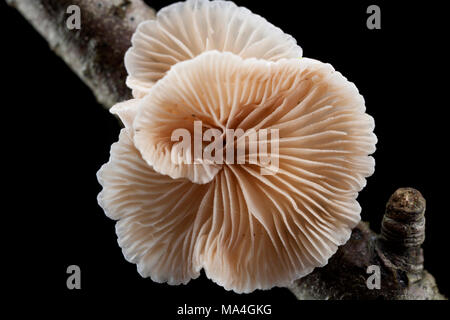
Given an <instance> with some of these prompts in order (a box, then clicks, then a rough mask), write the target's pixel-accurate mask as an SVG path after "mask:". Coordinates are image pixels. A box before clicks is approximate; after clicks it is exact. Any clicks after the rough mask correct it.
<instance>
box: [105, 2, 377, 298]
mask: <svg viewBox="0 0 450 320" xmlns="http://www.w3.org/2000/svg"><path fill="white" fill-rule="evenodd" d="M188 3H189V4H194V3H195V4H197V5H199V6H200V5H204V4H206V3H207V2H204V1H200V2H194V1H192V2H188ZM170 8H172V9H174V8H179V7H176V6H174V7H169V9H170ZM189 8H192V7H189ZM169 9H168V10H166V12H169ZM174 12H177V13H179V12H184V11H177V10H174ZM212 12H216V11H212ZM175 19H176V18H175V17H174V16H170V19H168V18H167V19H166V20H164V21H167V22H169V21H177V20H175ZM196 53H197V52H196ZM189 58H190V59H187V58H186V59H185V61H180V62H178V63H176V64H174V65H172V66H171V68H170V69H169V70H168V71H167V70H166V69H164V75H163V74H162V73H161V74H160V75H158V77H154V78H153V77H148V78H145V79H146V81H147V80H148V81H149V82H148V83H150V81H153V80H157V82H156V83H154V84H152V85H151V86H149V87H148V91H147V92H146V95H145V97H143V98H142V99H134V100H131V102H130V104H133V106H136V107H135V108H131V109H127V108H126V107H124V105H121V106H119V107H118V109H120V110H122V111H123V112H119V113H118V114H119V117H120V118H121V119H122V121H123V122H124V123H125V128H124V129H122V131H121V133H120V136H119V141H118V142H117V143H115V144H114V145H113V146H112V148H111V157H110V160H109V162H108V163H106V164H105V165H103V167H102V168H101V169H100V170H99V172H98V179H99V182H100V184H101V185H102V186H103V190H102V191H101V193H100V194H99V196H98V201H99V204H100V205H101V207H102V208H103V209H104V211H105V213H106V215H107V216H108V217H110V218H112V219H115V220H118V222H117V227H116V232H117V235H118V238H119V245H120V247H121V248H122V251H123V253H124V256H125V258H126V259H127V260H128V261H130V262H132V263H135V264H137V267H138V272H139V273H140V274H141V275H142V276H143V277H150V278H151V279H152V280H153V281H156V282H167V283H169V284H181V283H187V282H188V281H189V280H190V279H194V278H196V277H198V276H199V274H200V271H201V270H202V269H204V271H205V274H206V276H207V277H208V278H210V279H212V280H213V281H215V282H216V283H218V284H219V285H221V286H223V287H224V288H225V289H227V290H234V291H235V292H238V293H243V292H251V291H253V290H255V289H269V288H272V287H274V286H288V285H290V284H291V283H292V282H293V281H294V280H296V279H299V278H301V277H303V276H305V275H307V274H309V273H310V272H311V271H312V270H313V269H314V268H316V267H320V266H324V265H326V264H327V261H328V259H329V258H330V257H331V256H332V255H333V254H334V253H335V252H336V250H337V248H338V246H340V245H342V244H344V243H345V242H346V241H347V240H348V239H349V237H350V234H351V229H352V228H353V227H354V226H355V225H356V224H357V223H358V222H359V221H360V211H361V208H360V206H359V204H358V202H357V200H356V198H357V195H358V192H359V191H360V190H361V189H362V188H363V187H364V186H365V184H366V180H365V178H366V177H368V176H370V175H371V174H372V173H373V171H374V165H375V162H374V159H373V158H372V157H371V156H370V154H371V153H373V152H374V151H375V144H376V141H377V140H376V136H375V135H374V133H373V129H374V121H373V119H372V117H370V116H369V115H367V114H366V113H365V104H364V99H363V97H362V96H361V95H360V94H359V93H358V90H357V88H356V87H355V85H354V84H353V83H351V82H349V81H347V79H346V78H345V77H344V76H342V75H341V74H340V73H339V72H336V71H335V70H334V69H333V67H332V66H331V65H329V64H324V63H322V62H320V61H317V60H314V59H308V58H302V59H293V58H290V59H275V61H270V60H267V59H257V58H248V57H242V56H240V55H237V54H234V53H231V52H219V51H214V50H212V51H206V52H204V53H199V54H196V55H195V57H189ZM140 79H142V80H143V79H144V78H140ZM127 110H128V111H127ZM130 110H132V111H130ZM199 119H200V120H201V121H202V123H203V124H204V125H205V126H206V127H208V128H215V129H217V130H225V129H238V128H240V129H243V130H244V131H247V130H251V129H255V130H262V129H277V130H278V132H279V141H278V143H279V149H278V151H279V154H278V155H277V157H278V160H279V161H278V171H277V172H276V174H273V175H263V174H261V171H260V169H261V167H263V165H262V164H261V163H259V162H257V163H250V162H249V161H245V163H239V164H237V163H234V162H233V161H228V159H227V160H226V161H225V162H224V163H211V162H206V161H204V162H200V163H198V164H192V163H191V164H189V163H184V162H176V161H173V159H174V158H177V159H179V158H182V159H184V157H185V155H182V154H179V153H180V148H179V142H177V141H173V139H171V137H172V133H173V132H174V130H177V129H180V128H182V129H185V130H187V131H188V132H192V131H193V130H194V128H193V123H194V121H197V120H199ZM232 141H233V140H232ZM232 141H229V140H227V141H225V145H224V149H226V148H227V146H229V145H232V146H233V144H232ZM202 148H203V151H205V149H206V146H202ZM247 156H248V155H247ZM245 160H248V158H246V159H245ZM195 166H197V167H195Z"/></svg>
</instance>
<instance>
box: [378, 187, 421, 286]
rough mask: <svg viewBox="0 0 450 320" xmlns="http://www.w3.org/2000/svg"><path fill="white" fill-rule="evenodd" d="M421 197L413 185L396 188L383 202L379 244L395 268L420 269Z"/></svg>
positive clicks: (418, 277) (415, 272)
mask: <svg viewBox="0 0 450 320" xmlns="http://www.w3.org/2000/svg"><path fill="white" fill-rule="evenodd" d="M425 206H426V204H425V199H424V198H423V196H422V194H421V193H420V192H419V191H417V190H415V189H413V188H400V189H398V190H397V191H395V192H394V194H393V195H392V196H391V198H390V199H389V201H388V203H387V205H386V212H385V214H384V217H383V221H382V225H381V236H380V245H382V246H383V249H384V250H385V254H386V256H387V257H388V258H389V259H390V260H391V262H392V263H394V264H395V265H396V266H397V267H398V268H400V269H403V270H405V271H407V272H410V273H413V274H416V276H417V280H418V279H420V278H421V276H420V274H421V273H422V271H423V251H422V248H421V245H422V243H423V242H424V240H425Z"/></svg>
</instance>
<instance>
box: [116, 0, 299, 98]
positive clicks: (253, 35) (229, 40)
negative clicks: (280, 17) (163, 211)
mask: <svg viewBox="0 0 450 320" xmlns="http://www.w3.org/2000/svg"><path fill="white" fill-rule="evenodd" d="M131 42H132V47H131V48H130V49H129V50H128V52H127V53H126V55H125V66H126V68H127V71H128V74H129V76H128V78H127V85H128V86H129V87H130V88H131V89H133V95H134V96H135V97H136V98H141V97H143V96H144V95H145V94H146V93H147V92H148V90H149V88H151V86H152V85H153V84H154V83H155V82H156V81H158V80H159V79H161V78H162V77H163V76H164V74H165V73H166V72H167V71H168V70H169V69H170V67H171V66H173V65H175V64H177V63H178V62H181V61H184V60H189V59H192V58H194V57H196V56H197V55H199V54H201V53H202V52H205V51H208V50H218V51H222V52H225V51H227V52H232V53H235V54H237V55H239V56H241V57H243V58H251V57H254V58H260V59H265V60H268V61H276V60H279V59H282V58H300V57H301V56H302V49H301V48H300V47H299V46H298V45H297V44H296V41H295V39H294V38H293V37H291V36H290V35H287V34H285V33H283V31H281V29H279V28H277V27H275V26H274V25H272V24H271V23H269V22H268V21H267V20H266V19H264V18H262V17H261V16H259V15H256V14H253V13H252V12H251V11H250V10H248V9H247V8H243V7H238V6H236V5H235V4H234V3H233V2H231V1H208V0H188V1H186V2H177V3H174V4H172V5H170V6H167V7H165V8H163V9H161V10H160V11H158V13H157V16H156V19H155V20H148V21H145V22H143V23H141V24H140V25H139V26H138V28H137V30H136V33H135V34H134V35H133V37H132V40H131Z"/></svg>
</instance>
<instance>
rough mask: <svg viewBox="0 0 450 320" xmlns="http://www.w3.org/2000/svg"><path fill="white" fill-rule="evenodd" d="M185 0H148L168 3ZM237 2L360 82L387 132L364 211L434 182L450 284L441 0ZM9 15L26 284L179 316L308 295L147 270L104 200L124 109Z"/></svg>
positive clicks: (431, 214)
mask: <svg viewBox="0 0 450 320" xmlns="http://www.w3.org/2000/svg"><path fill="white" fill-rule="evenodd" d="M172 2H173V1H148V3H149V4H150V5H151V6H152V7H154V8H155V9H160V8H161V7H163V6H165V5H167V4H170V3H172ZM235 2H236V3H237V4H238V5H242V6H246V7H247V8H249V9H250V10H252V11H253V12H255V13H258V14H260V15H262V16H263V17H265V18H267V19H268V20H269V21H270V22H272V23H273V24H275V25H276V26H278V27H280V28H281V29H282V30H283V31H285V32H286V33H289V34H291V35H293V36H294V37H295V38H296V39H297V41H298V43H299V44H300V46H301V47H302V48H303V52H304V56H306V57H311V58H315V59H319V60H321V61H323V62H329V63H331V64H332V65H333V66H334V67H335V69H336V70H338V71H340V72H341V73H342V74H344V75H345V76H346V77H347V78H348V79H349V80H350V81H352V82H354V83H355V84H356V86H357V87H358V88H359V90H360V92H361V93H362V95H363V96H364V97H365V100H366V106H367V112H368V113H369V114H371V115H372V116H373V117H374V119H375V123H376V128H375V133H376V135H377V136H378V140H379V142H378V144H377V151H376V153H375V154H374V157H375V159H376V169H375V174H374V175H373V176H372V177H370V178H369V179H368V184H367V187H366V188H365V189H364V190H363V191H362V192H361V193H360V196H359V201H360V204H361V206H362V208H363V212H362V219H363V220H366V221H370V224H371V227H372V228H373V229H374V230H375V231H377V232H378V231H379V228H380V222H381V218H382V215H383V213H384V207H385V203H386V201H387V200H388V198H389V196H390V195H391V194H392V193H393V192H394V191H395V190H396V189H397V188H398V187H406V186H408V187H414V188H417V189H418V190H420V191H421V192H422V194H423V195H424V196H425V198H426V200H427V214H426V219H427V231H426V241H425V244H424V246H423V247H424V250H425V267H426V269H427V270H428V271H430V272H431V273H432V274H433V275H434V276H435V277H436V278H437V282H438V284H439V288H440V290H441V292H442V293H444V294H446V295H447V296H448V295H449V294H450V292H449V286H448V279H449V277H448V274H447V272H448V271H447V269H448V265H447V263H448V252H449V249H448V245H449V241H448V235H449V231H448V230H449V225H448V223H449V219H448V215H449V214H450V212H449V210H448V208H447V203H448V201H449V200H448V199H449V195H448V187H447V185H448V178H449V175H448V165H449V160H448V154H447V149H448V147H449V142H448V136H449V135H448V130H449V127H450V118H449V117H448V112H447V109H448V108H449V102H448V101H449V100H448V95H449V88H448V83H449V81H448V49H446V48H445V43H447V42H448V31H447V27H446V25H445V11H444V9H443V8H442V7H441V6H440V3H441V2H437V1H436V2H427V4H426V5H425V4H422V5H418V4H417V5H415V4H413V3H411V2H397V1H396V5H395V6H394V4H392V2H393V1H391V3H388V2H384V1H370V2H368V1H358V2H356V1H354V2H351V1H313V2H311V1H308V2H306V1H280V0H279V1H271V2H263V1H238V0H236V1H235ZM370 4H377V5H379V6H380V7H381V15H382V17H381V20H382V21H381V23H382V29H381V30H368V29H367V27H366V19H367V17H368V14H366V9H367V7H368V5H370ZM1 17H2V19H1V24H2V43H3V45H2V50H1V52H2V53H1V54H2V79H3V81H4V84H3V85H2V99H3V103H2V109H3V111H4V112H3V113H2V115H3V129H4V130H3V139H2V141H3V147H4V149H3V152H4V158H6V160H7V161H8V160H11V163H10V164H8V165H7V166H4V168H3V170H4V175H5V176H6V175H11V176H12V177H13V178H12V179H8V182H7V183H6V182H4V183H5V184H7V187H8V188H7V189H8V190H7V192H5V193H4V195H5V198H4V204H5V210H4V212H3V214H4V215H5V216H6V215H7V216H9V217H13V218H14V220H15V222H14V223H6V222H5V226H4V229H5V231H11V232H12V233H13V236H12V237H9V240H8V242H7V247H8V248H10V249H12V253H11V255H9V256H8V257H10V258H9V259H6V261H7V262H6V264H7V265H8V266H10V267H12V269H14V270H15V271H19V274H18V275H17V276H11V278H12V279H9V280H12V281H13V282H14V283H15V286H14V289H15V290H14V292H15V293H16V294H18V296H19V297H21V296H24V295H28V294H30V295H31V296H32V297H33V298H34V299H44V300H46V301H52V302H53V303H57V302H62V303H71V302H72V301H84V302H86V301H90V302H92V301H98V300H100V299H102V298H107V300H108V301H110V302H111V304H113V305H115V304H119V305H120V303H121V302H122V301H124V300H125V299H128V300H132V301H141V302H142V301H143V302H146V303H147V304H148V306H147V308H148V309H149V310H152V312H161V313H164V314H165V318H167V319H170V318H173V317H174V316H175V313H176V307H177V306H182V305H183V304H184V303H188V304H196V305H213V306H214V305H218V306H220V304H222V303H240V304H243V303H247V304H248V303H259V304H261V303H271V304H272V305H273V306H274V307H273V309H274V311H273V313H274V316H275V315H276V314H280V312H282V311H283V313H285V312H286V310H290V308H292V309H293V306H292V304H294V303H301V302H296V301H295V298H294V296H293V295H292V294H291V293H290V292H289V291H288V290H286V289H282V288H275V289H273V290H270V291H256V292H254V293H251V294H247V295H238V294H235V293H233V292H227V291H225V290H224V289H223V288H222V287H219V286H217V285H216V284H214V283H213V282H212V281H209V280H208V279H206V277H205V276H204V274H202V276H201V277H200V278H198V279H196V280H192V281H191V282H190V283H189V284H188V285H186V286H175V287H172V286H168V285H166V284H157V283H153V282H152V281H151V280H149V279H142V278H141V277H140V276H139V275H138V273H137V271H136V267H135V265H132V264H130V263H128V262H126V261H125V259H124V258H123V256H122V253H121V250H120V248H119V246H118V245H117V242H116V241H117V240H116V235H115V231H114V222H113V221H112V220H109V219H108V218H107V217H106V216H105V215H104V214H103V212H102V210H101V208H100V207H99V206H98V205H97V200H96V196H97V194H98V192H99V191H100V185H99V184H98V183H97V180H96V176H95V174H96V171H97V170H98V169H99V168H100V166H101V165H102V164H103V163H105V162H106V161H107V160H108V158H109V149H110V145H111V143H113V142H115V141H116V140H117V137H118V133H119V130H120V124H119V122H118V121H117V120H116V119H115V118H114V117H113V116H112V115H111V114H110V113H109V112H108V111H107V110H105V109H104V108H103V107H101V106H100V105H99V104H98V103H97V102H96V100H95V98H94V97H93V95H92V94H91V92H90V90H89V89H88V88H87V87H86V86H85V85H84V84H83V83H82V82H81V81H80V80H79V79H78V78H77V76H76V75H75V74H74V73H72V72H71V70H70V69H69V68H68V67H67V66H66V65H65V64H64V62H62V60H60V59H59V58H58V57H57V56H56V55H55V54H54V53H52V52H51V51H50V49H49V48H48V45H47V43H46V42H45V40H43V39H42V38H41V37H40V36H39V35H38V34H37V32H36V31H34V29H33V28H32V27H31V26H30V25H29V24H28V23H27V22H26V21H25V20H24V19H23V18H22V17H21V16H20V15H19V14H18V13H17V12H16V11H15V10H13V9H11V8H9V7H7V6H6V5H5V4H4V3H3V2H2V4H1ZM6 208H8V209H6ZM71 264H76V265H79V266H80V267H81V271H82V289H81V290H78V291H77V290H72V291H70V290H68V289H67V288H66V277H67V274H66V268H67V266H69V265H71ZM31 292H33V294H31ZM139 305H142V303H141V304H139ZM303 305H305V303H303ZM284 306H288V307H284ZM293 310H294V309H293ZM296 310H298V309H296ZM150 318H151V317H150Z"/></svg>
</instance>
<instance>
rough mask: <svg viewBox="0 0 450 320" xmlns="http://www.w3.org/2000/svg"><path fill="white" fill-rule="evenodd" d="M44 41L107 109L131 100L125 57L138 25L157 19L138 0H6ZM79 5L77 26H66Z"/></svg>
mask: <svg viewBox="0 0 450 320" xmlns="http://www.w3.org/2000/svg"><path fill="white" fill-rule="evenodd" d="M6 2H7V3H8V4H9V5H11V6H13V7H15V8H16V9H17V10H18V11H19V12H20V13H21V14H22V15H23V16H24V17H25V18H26V19H27V20H28V21H29V22H30V23H31V25H32V26H33V27H34V28H35V29H36V30H37V31H38V32H39V33H40V34H41V35H42V36H43V37H44V38H45V39H46V40H47V42H48V44H49V46H50V48H51V49H52V50H53V51H54V52H55V53H56V54H58V55H59V56H60V57H61V58H62V59H63V60H64V61H65V62H66V63H67V65H68V66H69V67H70V68H71V69H72V70H73V72H75V73H76V74H77V75H78V76H79V77H80V78H81V80H82V81H83V82H84V83H85V84H86V85H88V86H89V88H90V89H91V91H92V92H93V93H94V95H95V97H96V98H97V100H98V102H99V103H101V104H102V105H104V106H105V107H107V108H109V107H111V106H113V105H114V104H115V103H117V102H118V101H123V100H126V99H129V98H131V91H130V89H128V87H127V86H126V85H125V79H126V76H127V73H126V70H125V66H124V62H123V57H124V55H125V52H126V50H127V49H128V48H129V47H130V46H131V42H130V40H131V36H132V34H133V33H134V31H135V30H136V27H137V25H138V24H139V23H140V22H141V21H144V20H148V19H152V18H154V17H155V11H154V10H153V9H151V8H150V7H148V6H147V5H146V4H145V3H144V2H143V1H142V0H102V1H94V0H32V1H30V0H6ZM70 5H77V6H78V7H79V8H80V11H81V28H80V29H79V30H78V29H73V30H70V29H69V28H68V27H67V24H66V20H67V19H68V18H69V16H70V15H69V14H68V13H67V8H68V7H69V6H70Z"/></svg>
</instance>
